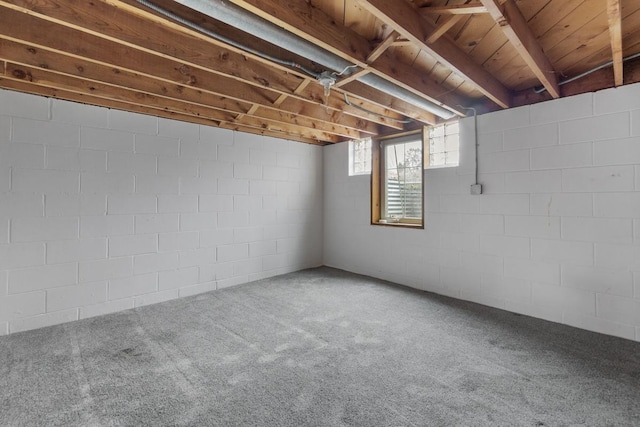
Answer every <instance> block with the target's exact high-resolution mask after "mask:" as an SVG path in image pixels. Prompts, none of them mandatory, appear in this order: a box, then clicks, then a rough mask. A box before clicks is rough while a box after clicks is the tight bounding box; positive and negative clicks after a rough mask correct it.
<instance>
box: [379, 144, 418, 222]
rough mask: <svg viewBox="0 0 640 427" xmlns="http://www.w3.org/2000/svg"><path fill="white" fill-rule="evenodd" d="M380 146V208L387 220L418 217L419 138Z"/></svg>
mask: <svg viewBox="0 0 640 427" xmlns="http://www.w3.org/2000/svg"><path fill="white" fill-rule="evenodd" d="M416 138H417V139H416ZM401 141H402V142H396V141H393V140H391V141H387V142H385V145H384V173H385V177H384V183H383V199H384V203H383V206H384V209H383V212H381V214H382V215H381V216H382V217H383V218H384V219H386V220H390V221H392V222H393V221H396V220H397V221H401V220H402V219H421V218H422V169H423V168H422V156H423V155H422V141H421V139H420V136H414V137H412V138H402V139H401Z"/></svg>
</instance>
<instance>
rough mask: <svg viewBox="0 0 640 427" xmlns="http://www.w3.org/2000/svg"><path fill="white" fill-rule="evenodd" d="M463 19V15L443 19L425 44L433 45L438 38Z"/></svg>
mask: <svg viewBox="0 0 640 427" xmlns="http://www.w3.org/2000/svg"><path fill="white" fill-rule="evenodd" d="M462 18H463V15H452V16H449V17H447V18H446V19H443V20H442V22H441V23H439V24H438V26H437V27H436V28H435V29H434V30H433V32H432V33H431V35H429V37H427V40H426V42H427V44H432V43H435V42H436V40H438V39H439V38H440V37H442V36H444V35H445V33H446V32H447V31H449V30H450V29H451V28H452V27H453V26H454V25H456V24H457V23H458V21H460V20H461V19H462Z"/></svg>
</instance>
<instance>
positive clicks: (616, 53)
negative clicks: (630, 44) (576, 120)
mask: <svg viewBox="0 0 640 427" xmlns="http://www.w3.org/2000/svg"><path fill="white" fill-rule="evenodd" d="M607 18H608V20H609V34H610V37H611V52H612V56H613V76H614V82H615V85H616V86H621V85H622V84H623V81H624V76H623V67H622V11H621V8H620V0H607Z"/></svg>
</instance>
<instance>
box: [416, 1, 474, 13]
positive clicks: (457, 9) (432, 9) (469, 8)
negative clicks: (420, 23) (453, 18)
mask: <svg viewBox="0 0 640 427" xmlns="http://www.w3.org/2000/svg"><path fill="white" fill-rule="evenodd" d="M420 12H421V13H423V14H428V15H475V14H478V13H487V8H486V7H484V6H483V5H481V4H478V3H473V4H456V5H448V6H429V7H421V8H420Z"/></svg>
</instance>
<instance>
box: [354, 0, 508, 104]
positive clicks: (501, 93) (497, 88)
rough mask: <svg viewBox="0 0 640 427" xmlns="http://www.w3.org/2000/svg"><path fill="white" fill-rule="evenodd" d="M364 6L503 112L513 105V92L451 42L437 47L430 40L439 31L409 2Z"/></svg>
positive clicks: (377, 1)
mask: <svg viewBox="0 0 640 427" xmlns="http://www.w3.org/2000/svg"><path fill="white" fill-rule="evenodd" d="M360 4H361V5H362V6H363V7H364V8H365V9H367V10H368V11H369V12H370V13H371V14H373V15H374V16H376V17H377V18H378V19H380V20H381V21H383V22H385V23H387V24H388V25H390V26H391V27H392V28H394V29H395V30H396V31H397V32H399V33H400V34H402V35H403V36H404V37H406V38H407V39H409V40H411V41H412V42H413V43H414V44H415V45H416V46H419V47H420V48H421V49H423V50H425V51H426V52H428V53H430V54H431V55H433V56H434V57H435V58H437V59H438V61H440V62H442V63H444V64H446V65H447V66H448V67H449V68H450V69H451V70H453V71H455V72H456V73H458V74H459V75H461V76H464V77H465V78H466V79H468V80H470V81H471V82H473V83H474V84H475V85H476V86H477V87H478V89H479V90H480V91H481V92H482V93H483V94H485V95H486V96H487V97H489V98H490V99H491V100H493V101H494V102H495V103H497V104H498V105H500V106H501V107H503V108H508V107H509V106H510V104H511V95H510V93H509V90H508V89H507V88H506V87H504V85H503V84H502V83H500V82H499V81H498V80H497V79H496V78H495V77H494V76H492V75H491V74H490V73H489V72H487V71H486V70H485V69H484V68H482V66H480V65H478V64H477V63H475V62H473V61H472V60H471V59H470V58H469V57H468V56H467V55H466V54H465V53H464V52H463V51H462V50H461V49H460V48H459V47H458V46H456V45H455V43H453V42H452V41H451V40H449V39H447V38H444V37H441V38H439V39H438V40H436V41H435V42H434V43H431V44H428V43H426V40H427V39H428V38H429V35H431V34H432V33H433V31H434V30H435V27H434V26H433V24H431V23H430V22H429V21H427V20H426V19H425V18H423V17H422V16H421V15H420V14H419V13H418V11H417V9H416V8H415V7H413V6H412V5H411V4H409V3H407V2H406V1H399V2H389V1H386V0H361V1H360Z"/></svg>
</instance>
